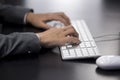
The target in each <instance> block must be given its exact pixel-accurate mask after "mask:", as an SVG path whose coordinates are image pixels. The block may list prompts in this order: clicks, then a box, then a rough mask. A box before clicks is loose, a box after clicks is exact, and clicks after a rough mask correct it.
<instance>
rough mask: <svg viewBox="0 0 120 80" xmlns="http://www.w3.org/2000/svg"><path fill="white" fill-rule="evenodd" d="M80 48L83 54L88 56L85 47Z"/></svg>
mask: <svg viewBox="0 0 120 80" xmlns="http://www.w3.org/2000/svg"><path fill="white" fill-rule="evenodd" d="M81 50H82V54H83V56H88V55H89V54H88V52H87V50H86V48H83V49H81Z"/></svg>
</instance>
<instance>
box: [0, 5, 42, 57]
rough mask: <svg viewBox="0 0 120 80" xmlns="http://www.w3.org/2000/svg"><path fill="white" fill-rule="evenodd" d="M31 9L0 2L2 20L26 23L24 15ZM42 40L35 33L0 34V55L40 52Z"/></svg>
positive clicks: (0, 17)
mask: <svg viewBox="0 0 120 80" xmlns="http://www.w3.org/2000/svg"><path fill="white" fill-rule="evenodd" d="M29 11H32V10H31V9H26V8H22V7H19V6H11V5H2V4H0V22H10V23H17V24H24V22H23V21H24V16H25V14H26V13H27V12H29ZM39 50H40V42H39V39H38V38H37V36H36V35H35V33H28V32H27V33H13V34H9V35H3V34H0V57H4V56H7V55H15V54H29V53H38V52H39Z"/></svg>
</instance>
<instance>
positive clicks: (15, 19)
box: [0, 4, 33, 24]
mask: <svg viewBox="0 0 120 80" xmlns="http://www.w3.org/2000/svg"><path fill="white" fill-rule="evenodd" d="M28 12H33V10H32V9H27V8H23V7H20V6H12V5H3V4H0V21H3V22H10V23H16V24H24V16H25V14H26V13H28Z"/></svg>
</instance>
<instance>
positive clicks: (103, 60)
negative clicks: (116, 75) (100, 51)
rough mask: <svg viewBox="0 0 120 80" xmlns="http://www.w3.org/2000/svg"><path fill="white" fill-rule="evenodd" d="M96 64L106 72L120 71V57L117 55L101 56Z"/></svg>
mask: <svg viewBox="0 0 120 80" xmlns="http://www.w3.org/2000/svg"><path fill="white" fill-rule="evenodd" d="M96 64H97V66H98V67H99V68H101V69H104V70H114V69H120V56H117V55H106V56H101V57H99V58H98V59H97V60H96Z"/></svg>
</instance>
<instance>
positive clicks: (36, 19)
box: [26, 12, 70, 29]
mask: <svg viewBox="0 0 120 80" xmlns="http://www.w3.org/2000/svg"><path fill="white" fill-rule="evenodd" d="M52 20H56V21H60V22H62V23H63V24H64V25H66V26H68V25H70V20H69V18H68V17H67V16H66V15H65V14H64V13H62V12H61V13H46V14H34V13H28V14H27V17H26V22H27V23H30V24H32V25H33V26H35V27H37V28H43V29H49V28H51V26H50V25H47V24H46V22H48V21H52Z"/></svg>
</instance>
